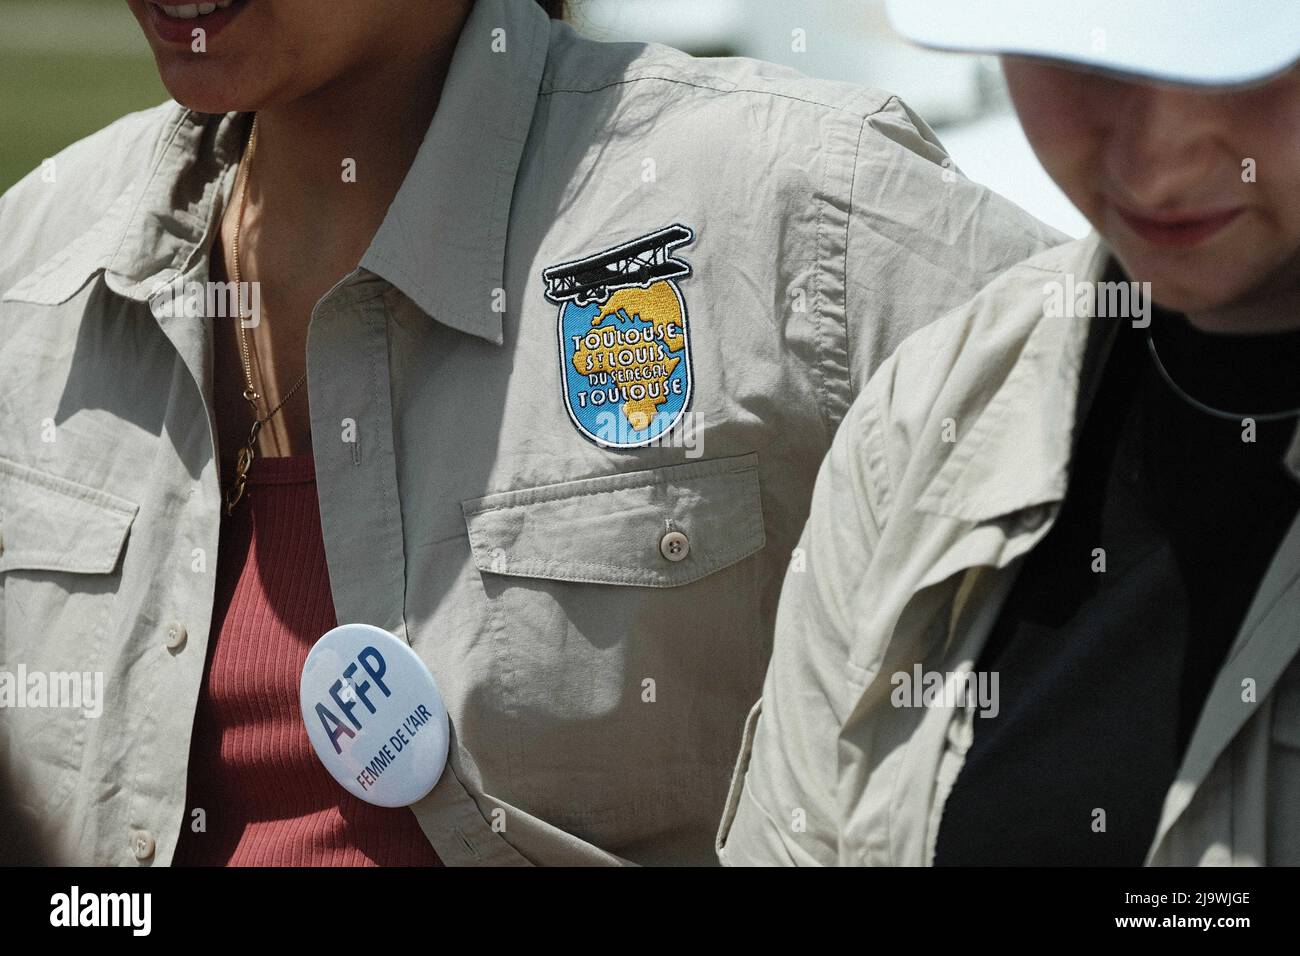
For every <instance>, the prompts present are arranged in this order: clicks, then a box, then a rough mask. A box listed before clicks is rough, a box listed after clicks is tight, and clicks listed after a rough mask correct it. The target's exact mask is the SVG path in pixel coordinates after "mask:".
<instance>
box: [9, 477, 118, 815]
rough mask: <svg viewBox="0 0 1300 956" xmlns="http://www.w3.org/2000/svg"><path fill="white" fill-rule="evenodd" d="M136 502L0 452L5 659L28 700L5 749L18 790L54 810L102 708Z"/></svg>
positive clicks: (14, 718) (16, 713) (12, 717)
mask: <svg viewBox="0 0 1300 956" xmlns="http://www.w3.org/2000/svg"><path fill="white" fill-rule="evenodd" d="M137 510H138V506H137V505H136V504H135V503H133V502H130V501H127V500H126V499H124V498H119V497H117V496H116V495H111V494H108V493H107V492H104V491H100V490H99V489H97V488H92V487H90V486H89V485H85V484H81V483H79V482H76V481H70V480H68V479H66V478H62V477H59V476H57V475H54V474H51V473H49V472H46V471H43V470H41V469H36V468H31V467H28V466H26V465H22V464H20V463H18V462H15V461H12V460H10V459H7V458H0V667H3V668H4V669H6V670H8V671H9V672H10V673H14V674H16V673H18V670H19V668H20V667H21V668H22V669H23V672H24V673H25V674H26V677H27V679H26V682H25V685H24V683H20V682H19V681H18V680H17V678H15V680H14V691H15V693H18V694H23V695H24V704H25V706H22V707H13V708H12V709H6V712H5V713H4V714H3V717H0V752H2V753H3V756H4V758H5V761H6V763H7V764H8V767H7V769H8V772H9V773H10V774H11V779H13V780H18V781H21V782H22V784H23V789H22V791H21V799H22V800H23V802H24V803H27V804H29V805H31V806H33V807H35V808H37V809H40V810H42V811H45V812H48V811H50V810H52V809H54V808H57V807H58V806H60V805H61V804H62V803H63V802H64V801H65V800H66V799H67V797H68V796H69V795H70V793H71V792H72V789H73V787H74V785H75V783H76V781H77V777H78V773H79V771H80V766H81V753H82V750H83V748H84V743H85V738H86V733H87V725H88V722H89V721H90V720H93V719H95V718H96V716H97V715H98V713H99V712H101V711H102V709H103V705H104V701H103V700H102V699H101V698H100V696H99V694H100V693H101V692H103V691H106V688H105V685H104V682H103V678H102V676H101V677H100V678H99V679H98V681H97V680H96V678H95V674H96V673H97V672H99V669H100V663H99V662H100V655H101V652H102V646H103V642H104V636H105V634H106V633H107V631H108V629H109V627H110V616H111V613H112V609H113V602H114V597H115V595H116V593H117V590H118V587H119V585H120V583H121V570H120V568H119V562H120V558H121V554H122V550H123V547H124V545H125V543H126V540H127V535H128V532H129V531H130V528H131V524H132V522H133V521H134V519H135V515H136V512H137Z"/></svg>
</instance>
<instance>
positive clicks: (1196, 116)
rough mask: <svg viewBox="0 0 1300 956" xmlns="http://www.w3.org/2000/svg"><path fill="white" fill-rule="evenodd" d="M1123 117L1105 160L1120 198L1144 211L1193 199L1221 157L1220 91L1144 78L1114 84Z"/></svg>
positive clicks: (1223, 111)
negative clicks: (1149, 81) (1157, 83)
mask: <svg viewBox="0 0 1300 956" xmlns="http://www.w3.org/2000/svg"><path fill="white" fill-rule="evenodd" d="M1112 92H1113V93H1114V95H1117V96H1120V97H1122V102H1121V103H1120V104H1117V105H1118V106H1119V108H1120V110H1121V113H1120V114H1119V115H1120V116H1121V117H1122V119H1121V121H1120V122H1119V123H1116V124H1115V126H1114V127H1113V128H1112V130H1111V136H1110V141H1109V143H1108V144H1107V149H1106V158H1105V162H1106V165H1107V172H1108V178H1109V179H1110V180H1111V181H1112V182H1113V183H1116V184H1117V185H1118V186H1119V188H1120V189H1121V190H1122V192H1123V194H1124V195H1123V196H1122V197H1120V198H1122V199H1125V200H1127V201H1128V202H1129V203H1131V204H1133V205H1135V206H1138V207H1139V208H1140V209H1142V210H1145V211H1153V210H1161V209H1169V210H1174V211H1176V210H1178V209H1179V208H1180V207H1181V206H1186V205H1187V204H1188V203H1189V202H1196V201H1198V199H1199V197H1201V196H1203V195H1204V194H1205V192H1206V186H1207V185H1208V184H1209V183H1210V182H1212V181H1213V177H1214V176H1215V174H1216V171H1218V170H1217V167H1218V166H1222V165H1223V163H1224V156H1225V153H1224V150H1223V133H1224V130H1225V129H1226V128H1227V125H1228V121H1229V119H1230V114H1229V113H1227V108H1228V103H1227V102H1226V100H1225V98H1224V97H1223V96H1216V95H1213V94H1207V93H1204V92H1195V91H1190V90H1186V89H1176V88H1172V87H1162V86H1151V85H1146V84H1136V83H1133V84H1129V83H1125V84H1117V85H1116V86H1115V87H1113V88H1112Z"/></svg>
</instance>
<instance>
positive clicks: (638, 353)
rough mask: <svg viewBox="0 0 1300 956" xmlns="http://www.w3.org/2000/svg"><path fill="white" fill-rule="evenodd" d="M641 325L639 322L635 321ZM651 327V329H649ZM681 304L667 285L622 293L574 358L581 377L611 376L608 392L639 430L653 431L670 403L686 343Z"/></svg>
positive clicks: (594, 324) (598, 318) (613, 298)
mask: <svg viewBox="0 0 1300 956" xmlns="http://www.w3.org/2000/svg"><path fill="white" fill-rule="evenodd" d="M638 318H639V319H640V320H641V321H640V322H636V321H630V319H633V320H634V319H638ZM647 322H648V323H650V326H649V327H646V326H645V325H644V323H647ZM684 322H685V318H684V316H683V315H682V307H681V301H680V299H678V297H677V293H676V291H675V290H674V289H673V287H672V286H671V285H670V284H669V283H667V282H656V283H654V284H653V285H651V286H650V288H648V289H638V288H630V289H619V290H618V291H616V292H615V293H614V294H613V295H611V296H610V297H609V301H608V302H606V303H605V307H604V308H603V309H602V310H601V311H600V312H599V313H597V315H596V316H595V317H594V318H593V319H592V320H591V327H592V329H593V331H595V332H596V335H595V336H591V335H588V336H586V337H585V338H584V339H583V340H582V341H581V342H580V343H579V344H578V347H577V348H576V349H575V351H574V353H573V367H574V369H575V370H577V372H578V373H579V374H580V375H585V376H588V377H590V376H592V375H597V376H598V377H600V376H601V375H602V374H603V375H604V376H607V380H608V383H609V387H611V388H617V389H619V390H620V393H621V394H622V395H623V396H625V397H626V400H625V401H624V402H623V405H622V410H623V415H624V416H625V417H626V418H627V421H628V424H629V425H631V426H632V428H634V429H636V430H638V431H639V430H641V429H644V428H648V427H649V426H650V423H651V422H652V421H653V420H654V416H655V414H656V412H657V411H658V408H659V406H660V405H662V404H663V403H664V402H665V401H667V399H668V380H669V378H670V377H671V376H672V374H673V371H674V370H675V369H676V368H677V365H678V363H679V362H681V356H680V355H677V356H674V355H669V354H668V353H669V352H680V351H681V350H682V347H683V345H684V344H685V340H684V328H683V327H684Z"/></svg>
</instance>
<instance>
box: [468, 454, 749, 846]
mask: <svg viewBox="0 0 1300 956" xmlns="http://www.w3.org/2000/svg"><path fill="white" fill-rule="evenodd" d="M463 510H464V514H465V522H466V527H467V530H468V534H469V541H470V547H471V550H472V552H473V560H474V564H475V566H476V567H477V568H478V571H479V572H480V575H481V579H482V582H483V588H484V591H485V593H486V596H487V600H488V602H489V604H490V608H491V615H490V616H491V620H492V621H493V624H494V626H495V627H496V628H497V629H498V634H497V639H498V641H499V644H498V659H499V661H500V664H501V667H500V672H499V674H498V676H497V679H496V680H495V681H494V684H495V691H496V693H497V694H498V697H497V699H496V700H495V702H494V710H496V711H498V712H499V716H500V730H501V733H500V734H499V735H497V736H496V737H495V738H494V740H493V741H492V744H490V745H495V746H497V747H504V748H506V750H507V754H508V759H507V760H506V762H505V764H506V766H505V771H504V772H505V774H506V776H507V778H508V790H509V791H510V794H509V795H510V796H511V797H512V798H513V799H514V801H515V802H517V805H520V806H526V807H528V808H529V810H530V812H534V813H541V814H544V815H545V816H546V818H547V819H550V820H552V821H554V822H557V823H560V824H563V825H565V826H566V827H569V828H573V829H574V830H575V831H576V832H579V833H580V835H585V836H586V837H587V838H589V839H595V840H603V841H609V842H606V843H602V845H611V844H613V843H617V842H618V841H619V838H620V836H626V835H627V834H620V833H619V832H618V831H619V828H620V827H621V826H623V825H631V824H632V823H633V821H635V824H636V825H637V826H638V827H639V828H640V833H641V835H644V834H645V832H646V826H647V824H649V825H650V826H651V827H652V828H653V822H652V821H651V819H650V818H652V817H655V818H657V817H662V818H663V821H664V823H663V825H664V826H668V825H672V826H680V825H681V824H682V823H683V819H682V814H683V813H689V812H691V810H690V808H691V807H694V806H696V805H697V804H699V803H700V802H701V798H704V801H705V802H707V793H702V792H701V791H702V790H704V791H708V790H709V789H710V788H712V787H713V786H714V785H715V784H716V787H717V788H718V790H719V794H718V807H719V808H720V806H721V798H722V796H724V795H725V786H726V778H727V776H728V772H729V768H730V764H731V761H732V759H733V758H734V755H735V754H734V750H735V746H736V742H737V741H736V734H737V732H738V730H739V727H740V724H741V723H742V722H743V720H744V715H745V712H746V710H748V708H749V706H750V705H751V704H752V703H753V698H754V697H755V696H757V693H758V689H759V686H760V685H761V680H762V672H763V665H764V659H763V657H764V653H763V647H764V641H763V635H762V633H761V628H760V625H759V621H760V615H759V608H758V603H759V602H758V587H757V583H758V582H757V573H758V572H757V563H758V562H757V560H756V559H751V558H752V556H753V555H755V554H756V553H757V552H758V551H760V550H761V549H762V547H763V543H764V529H763V511H762V500H761V496H760V488H759V472H758V456H757V455H755V454H751V455H744V456H740V457H736V458H726V459H718V460H712V461H701V462H692V463H689V464H684V465H673V466H668V467H663V468H655V469H650V470H645V471H635V472H630V473H625V474H620V475H611V476H608V477H602V478H593V479H585V480H580V481H571V482H564V483H561V484H555V485H546V486H542V487H537V488H528V489H522V490H517V491H510V492H505V493H502V494H495V495H489V496H487V497H485V498H479V499H475V500H472V501H467V502H464V504H463ZM747 559H751V560H747ZM478 736H480V738H481V737H482V735H481V734H480V735H478ZM715 777H716V781H715V780H714V778H715ZM502 789H503V790H504V789H507V788H502ZM690 794H693V799H692V798H691V797H689V796H686V795H690ZM503 795H504V794H503ZM634 804H635V805H637V808H636V810H635V812H629V811H630V810H631V808H632V807H633V805H634ZM674 814H675V815H676V816H675V822H673V821H674ZM712 822H713V821H710V825H712Z"/></svg>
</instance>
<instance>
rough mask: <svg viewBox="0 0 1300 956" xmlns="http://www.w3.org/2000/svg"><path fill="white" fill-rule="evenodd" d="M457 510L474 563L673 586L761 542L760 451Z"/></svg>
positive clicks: (498, 570)
mask: <svg viewBox="0 0 1300 956" xmlns="http://www.w3.org/2000/svg"><path fill="white" fill-rule="evenodd" d="M462 508H463V510H464V513H465V525H466V528H467V530H468V532H469V542H470V547H471V549H472V550H473V553H474V564H475V566H476V567H477V568H478V569H479V570H480V571H483V572H487V573H490V574H504V575H513V576H516V577H532V578H550V579H553V580H558V581H580V582H586V583H591V584H624V585H636V586H640V587H673V586H676V585H679V584H688V583H690V582H691V581H695V580H698V579H699V578H702V577H704V576H705V575H707V574H711V573H713V572H714V571H718V570H721V569H722V568H725V567H727V566H729V565H732V564H735V563H736V562H737V561H740V560H741V559H742V558H746V557H748V556H749V555H751V554H754V553H755V552H757V551H759V550H761V549H762V547H763V542H764V532H763V504H762V499H761V497H760V495H759V481H758V455H757V454H749V455H742V456H739V457H736V458H723V459H716V460H712V461H700V462H691V463H689V464H685V465H669V466H667V467H664V468H652V469H648V470H645V471H634V472H628V473H625V474H621V475H609V476H606V477H603V478H586V479H581V480H578V481H566V482H562V483H560V484H555V485H542V486H540V487H536V488H525V489H520V490H517V491H507V492H502V493H500V494H494V495H487V496H486V497H483V498H475V499H473V500H470V501H465V502H463V503H462ZM670 536H671V537H670ZM670 555H671V556H670Z"/></svg>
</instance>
